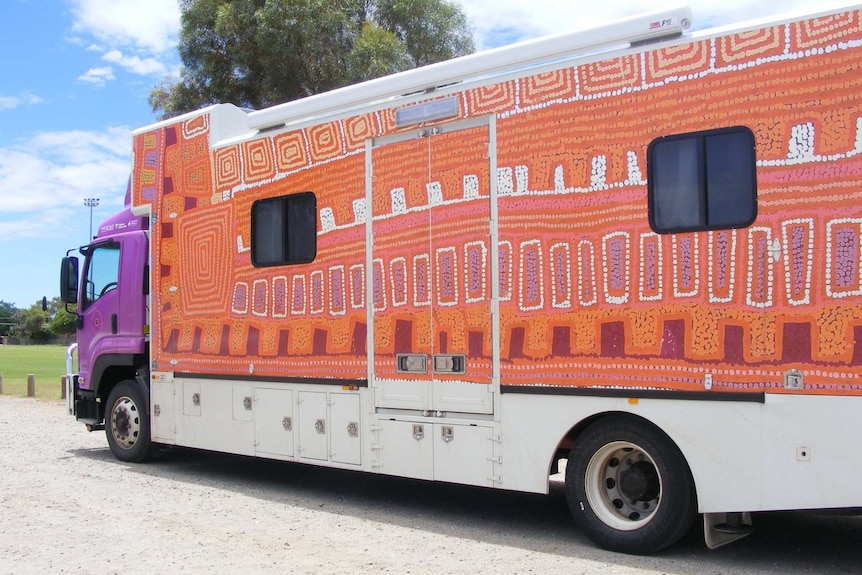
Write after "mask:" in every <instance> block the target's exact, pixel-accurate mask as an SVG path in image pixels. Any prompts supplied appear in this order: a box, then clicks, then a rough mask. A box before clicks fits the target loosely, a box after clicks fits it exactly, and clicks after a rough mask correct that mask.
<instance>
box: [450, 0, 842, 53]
mask: <svg viewBox="0 0 862 575" xmlns="http://www.w3.org/2000/svg"><path fill="white" fill-rule="evenodd" d="M686 3H687V4H688V5H689V6H690V7H691V9H692V12H693V13H694V25H695V28H698V29H703V28H708V27H713V26H719V25H725V24H734V23H739V22H743V21H746V20H750V19H753V18H760V17H763V16H771V15H778V14H782V13H785V12H792V11H796V10H800V9H805V8H807V9H809V10H812V11H814V10H824V9H826V8H827V5H826V3H825V2H823V0H783V1H782V2H763V1H761V2H756V1H755V2H752V1H751V0H722V2H716V1H715V0H689V1H688V2H686ZM681 4H684V3H683V2H679V1H678V0H602V1H600V2H589V3H588V2H586V1H585V0H574V1H573V0H532V1H531V2H529V3H527V2H523V0H462V3H461V5H462V8H463V10H464V12H465V14H467V16H468V17H469V18H470V21H471V22H472V23H473V26H474V28H475V31H476V37H477V48H479V49H486V48H492V47H495V46H500V45H503V44H508V43H512V42H516V41H518V40H525V39H528V38H535V37H538V36H542V35H545V34H553V33H559V32H568V31H573V30H578V29H582V28H591V27H595V26H600V25H603V24H608V23H611V22H613V21H614V20H619V19H622V18H629V17H632V16H637V15H639V14H643V13H646V12H653V11H656V10H664V9H668V8H674V7H677V6H680V5H681Z"/></svg>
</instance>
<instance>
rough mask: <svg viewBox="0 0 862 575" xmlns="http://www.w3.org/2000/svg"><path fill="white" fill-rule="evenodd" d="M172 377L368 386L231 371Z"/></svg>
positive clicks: (356, 381) (357, 382)
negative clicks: (238, 373)
mask: <svg viewBox="0 0 862 575" xmlns="http://www.w3.org/2000/svg"><path fill="white" fill-rule="evenodd" d="M174 377H184V378H186V379H220V380H224V381H247V382H249V383H304V384H308V385H341V386H350V387H368V380H367V379H344V378H337V377H333V378H327V377H272V376H254V375H237V374H233V373H192V372H188V371H178V372H175V373H174Z"/></svg>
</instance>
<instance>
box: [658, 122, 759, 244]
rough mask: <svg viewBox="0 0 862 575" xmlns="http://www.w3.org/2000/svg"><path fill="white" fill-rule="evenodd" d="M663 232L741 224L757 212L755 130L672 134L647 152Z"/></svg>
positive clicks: (750, 219)
mask: <svg viewBox="0 0 862 575" xmlns="http://www.w3.org/2000/svg"><path fill="white" fill-rule="evenodd" d="M647 163H648V170H649V180H648V184H647V190H648V198H649V219H650V226H651V227H652V228H653V230H655V231H656V232H658V233H673V232H686V231H696V230H708V229H723V228H739V227H745V226H748V225H751V223H752V222H754V219H755V217H756V215H757V179H756V167H757V166H756V160H755V150H754V134H753V133H752V132H751V130H749V129H748V128H745V127H736V128H726V129H721V130H711V131H707V132H697V133H691V134H683V135H679V136H668V137H664V138H659V139H657V140H654V141H653V142H652V143H651V144H650V146H649V149H648V151H647Z"/></svg>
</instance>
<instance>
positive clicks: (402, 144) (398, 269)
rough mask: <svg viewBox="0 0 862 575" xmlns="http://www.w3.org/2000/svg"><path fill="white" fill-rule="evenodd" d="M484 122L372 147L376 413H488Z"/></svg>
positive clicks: (488, 164) (487, 148)
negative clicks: (381, 410)
mask: <svg viewBox="0 0 862 575" xmlns="http://www.w3.org/2000/svg"><path fill="white" fill-rule="evenodd" d="M491 141H492V138H491V135H490V128H489V120H488V119H477V120H473V121H468V122H456V123H451V124H445V125H440V126H435V127H433V128H421V129H414V130H412V131H410V132H409V133H402V134H397V135H394V136H389V137H384V138H380V139H378V140H375V141H374V142H373V143H372V144H371V145H370V146H369V148H368V155H369V158H368V159H369V164H370V172H371V175H372V177H371V178H369V181H370V185H369V188H370V189H369V190H368V194H369V196H370V202H369V204H370V206H371V208H372V209H371V218H372V221H371V222H370V229H371V238H370V241H369V254H368V257H367V262H368V265H369V268H370V269H369V276H370V277H369V278H368V285H369V286H370V289H369V292H370V293H369V296H368V297H369V300H370V302H369V304H370V306H369V307H370V308H371V311H372V315H373V328H372V332H373V333H372V337H373V342H374V345H373V374H372V385H373V386H374V389H375V395H374V397H375V406H376V407H379V408H397V409H410V410H417V411H422V412H438V413H439V412H459V413H481V414H489V413H492V412H493V386H492V382H493V381H494V377H493V375H494V373H493V371H494V359H495V358H494V355H495V349H496V346H495V345H494V335H493V334H494V325H493V324H494V322H493V313H492V312H493V306H492V301H493V299H492V286H493V285H494V281H493V274H492V272H493V270H492V264H493V263H495V262H494V260H495V258H494V257H492V254H493V253H496V249H493V248H492V228H491V205H492V197H493V195H492V190H491V186H492V181H491V177H490V174H491V173H494V172H493V171H492V169H491V168H492V162H493V161H494V157H493V156H494V152H493V149H492V144H491Z"/></svg>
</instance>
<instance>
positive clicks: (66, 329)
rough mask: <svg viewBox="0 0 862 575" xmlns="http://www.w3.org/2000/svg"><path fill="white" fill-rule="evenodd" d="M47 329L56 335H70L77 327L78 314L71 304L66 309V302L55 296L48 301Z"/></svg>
mask: <svg viewBox="0 0 862 575" xmlns="http://www.w3.org/2000/svg"><path fill="white" fill-rule="evenodd" d="M48 317H49V318H50V319H49V320H48V331H49V332H51V333H52V334H53V335H56V336H64V335H72V334H74V333H75V331H76V329H77V320H78V316H77V314H76V313H75V307H74V306H73V307H72V309H71V311H66V304H64V303H63V302H62V301H61V300H60V298H58V297H55V298H54V299H52V300H51V301H50V302H49V303H48Z"/></svg>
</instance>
